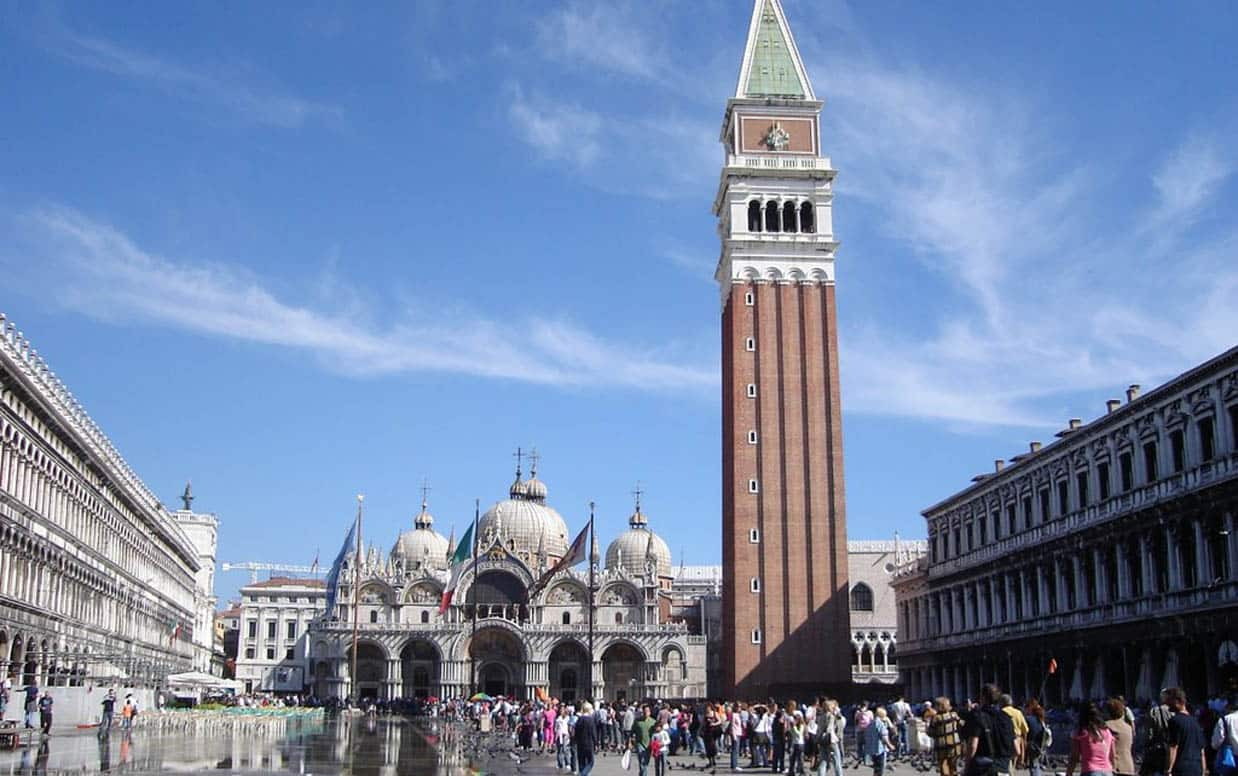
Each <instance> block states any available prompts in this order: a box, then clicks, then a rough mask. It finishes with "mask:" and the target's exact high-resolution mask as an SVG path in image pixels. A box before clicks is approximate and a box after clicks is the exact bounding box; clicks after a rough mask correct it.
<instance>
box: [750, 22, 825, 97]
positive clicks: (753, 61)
mask: <svg viewBox="0 0 1238 776" xmlns="http://www.w3.org/2000/svg"><path fill="white" fill-rule="evenodd" d="M753 15H754V19H753V24H752V26H751V28H750V31H749V34H748V46H747V50H746V51H745V52H744V60H745V62H746V63H747V65H748V70H747V73H746V74H744V78H743V80H742V82H741V83H740V88H739V93H738V94H737V95H736V96H737V97H791V98H798V99H804V98H808V99H812V92H811V87H806V84H805V82H804V81H803V80H802V79H801V77H800V73H801V72H803V66H802V64H801V63H800V61H799V53H798V52H797V51H796V49H795V42H794V41H793V40H792V39H791V31H790V30H789V29H787V26H786V17H785V16H784V15H783V13H782V8H781V7H780V6H779V5H778V0H757V2H756V6H755V7H754V8H753Z"/></svg>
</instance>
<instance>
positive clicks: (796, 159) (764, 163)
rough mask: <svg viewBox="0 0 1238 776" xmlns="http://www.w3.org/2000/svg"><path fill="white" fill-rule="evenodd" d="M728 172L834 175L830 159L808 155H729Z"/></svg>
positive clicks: (727, 160)
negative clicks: (786, 171)
mask: <svg viewBox="0 0 1238 776" xmlns="http://www.w3.org/2000/svg"><path fill="white" fill-rule="evenodd" d="M726 167H727V170H728V171H729V170H732V169H734V168H738V169H741V170H796V171H803V172H823V173H830V174H833V173H834V172H835V170H834V168H833V167H832V166H830V159H829V157H828V156H827V157H822V156H811V155H807V154H761V155H759V156H758V155H749V154H727V157H726Z"/></svg>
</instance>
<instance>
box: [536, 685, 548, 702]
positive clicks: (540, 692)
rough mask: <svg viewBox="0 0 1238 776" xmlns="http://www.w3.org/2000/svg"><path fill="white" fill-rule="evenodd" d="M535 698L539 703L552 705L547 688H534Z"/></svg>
mask: <svg viewBox="0 0 1238 776" xmlns="http://www.w3.org/2000/svg"><path fill="white" fill-rule="evenodd" d="M533 696H534V697H535V698H537V699H538V700H539V701H541V702H542V703H550V696H549V695H547V694H546V688H545V687H535V688H533Z"/></svg>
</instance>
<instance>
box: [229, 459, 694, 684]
mask: <svg viewBox="0 0 1238 776" xmlns="http://www.w3.org/2000/svg"><path fill="white" fill-rule="evenodd" d="M628 524H629V527H628V529H627V530H626V531H624V532H623V533H622V534H620V535H619V536H617V537H615V538H614V539H613V540H612V541H611V542H610V543H609V545H608V546H607V549H606V553H605V556H602V554H601V552H600V546H599V544H598V542H597V540H596V539H595V540H594V542H593V546H592V548H591V552H590V553H589V555H590V559H589V560H587V561H586V562H585V563H582V564H580V566H578V567H577V568H574V569H570V570H564V571H561V572H559V573H558V574H557V575H556V576H554V577H553V578H552V579H551V580H550V581H549V582H548V583H547V584H546V585H545V587H543V588H542V589H540V590H538V589H536V587H535V584H534V583H535V582H536V581H537V580H538V579H539V578H540V577H541V576H542V575H543V574H544V573H545V572H546V571H548V570H549V569H551V568H552V567H553V566H554V564H555V563H556V562H557V561H558V560H559V559H560V558H562V557H563V556H564V554H565V553H566V552H567V550H568V545H569V543H570V542H571V541H572V539H573V537H574V536H575V535H576V533H577V530H578V529H573V530H572V531H571V532H570V533H569V529H568V526H567V522H566V521H565V520H564V519H563V517H562V516H561V515H560V514H559V513H558V512H557V511H556V510H555V509H554V508H553V507H552V506H551V505H550V503H549V501H548V489H547V486H546V483H545V482H543V481H542V480H540V479H539V478H538V477H537V475H536V472H533V473H532V476H531V477H530V478H529V479H522V478H521V475H520V472H519V471H517V475H516V481H515V482H513V483H512V485H511V487H510V488H509V489H508V497H507V498H506V499H504V500H502V501H499V502H498V503H496V504H494V505H493V506H491V507H490V508H489V509H487V510H486V511H485V512H484V513H483V514H482V515H481V516H480V519H479V521H478V545H477V556H478V561H477V564H476V566H473V565H472V563H471V562H470V563H469V564H468V567H467V568H466V569H465V571H464V573H463V575H462V577H461V579H460V582H459V586H458V588H457V589H456V591H455V595H454V597H453V599H452V601H451V605H450V606H449V607H448V608H447V610H446V611H445V612H443V613H441V614H440V613H439V603H440V601H441V599H442V594H443V589H444V586H445V584H446V583H447V581H448V559H449V558H450V557H451V555H452V553H453V552H454V550H455V547H454V546H453V540H452V539H451V538H449V537H445V536H443V535H442V534H440V533H438V532H437V531H436V530H435V529H434V517H433V516H432V515H431V514H430V512H429V510H428V506H427V505H426V504H425V503H424V501H423V504H422V508H421V511H420V512H419V513H418V514H417V515H416V516H415V517H414V519H413V527H412V529H411V530H408V531H405V532H404V533H403V534H401V536H400V537H399V539H398V540H397V541H396V543H395V546H393V547H392V548H391V551H390V552H389V553H386V554H383V553H382V552H380V551H379V550H378V549H377V548H376V547H370V548H369V549H368V550H367V551H366V552H365V553H364V555H363V557H362V561H361V564H360V566H357V564H356V563H355V560H354V558H352V557H350V558H349V559H348V562H347V563H346V566H345V568H344V569H343V570H342V572H341V573H340V575H339V580H338V587H337V591H336V599H335V606H334V608H333V610H332V611H330V612H327V613H326V614H325V615H324V616H323V617H321V618H319V619H318V620H316V621H315V622H314V623H313V624H312V625H311V626H310V628H311V630H310V635H309V649H310V651H309V664H310V666H311V669H310V670H311V676H310V679H309V680H308V685H307V686H308V687H309V688H310V689H311V690H312V691H313V692H314V693H316V694H317V695H318V696H319V697H323V698H330V697H335V698H346V697H349V696H350V694H352V693H354V691H355V693H356V695H357V696H358V697H362V698H366V697H368V698H386V699H395V698H424V697H428V696H437V697H445V698H456V697H461V696H467V695H469V694H470V693H471V692H474V691H478V690H480V691H485V692H487V693H489V694H490V695H504V696H508V697H516V698H523V699H527V698H533V697H535V696H536V694H537V692H538V691H539V690H541V691H544V692H546V693H547V694H549V695H550V696H552V697H555V698H559V699H563V700H567V701H572V700H581V699H584V698H602V699H606V700H611V701H615V700H622V699H628V700H633V699H641V698H685V697H689V698H695V697H701V696H703V695H704V694H705V637H704V636H703V635H701V634H700V633H699V631H696V630H694V629H693V628H692V627H690V625H689V623H688V622H686V621H685V619H684V618H683V617H681V616H675V615H674V613H673V611H672V595H671V583H672V579H673V574H672V569H671V554H670V549H669V548H668V547H667V546H666V542H665V541H663V540H662V538H661V537H660V536H658V535H657V534H656V533H654V531H653V530H652V528H651V526H650V519H649V517H648V516H647V515H646V514H645V512H644V511H643V509H642V507H641V504H640V501H639V499H638V500H637V503H636V507H635V509H634V511H633V513H632V515H631V517H630V518H629V519H628ZM603 557H604V562H603ZM590 564H593V565H594V566H595V571H594V574H593V582H594V584H595V587H594V590H595V594H594V597H593V600H594V613H593V614H594V628H593V643H592V644H590V640H589V635H588V634H589V626H588V622H589V600H590V596H589V584H590V572H589V566H590ZM356 584H360V585H361V588H360V603H359V606H358V607H357V608H358V609H359V613H358V617H359V622H358V623H357V626H358V630H359V633H360V640H359V642H358V648H357V671H356V681H355V685H354V682H353V680H352V679H351V670H352V668H351V656H352V651H351V645H352V635H353V626H354V623H353V621H352V616H353V609H354V605H353V591H354V587H353V586H354V585H356ZM531 591H532V592H531ZM241 641H242V644H244V637H243V635H242V640H241ZM238 664H239V661H238ZM238 678H239V674H238Z"/></svg>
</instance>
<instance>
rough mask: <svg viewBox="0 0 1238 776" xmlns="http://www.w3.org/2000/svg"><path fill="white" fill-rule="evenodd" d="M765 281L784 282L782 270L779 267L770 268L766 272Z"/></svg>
mask: <svg viewBox="0 0 1238 776" xmlns="http://www.w3.org/2000/svg"><path fill="white" fill-rule="evenodd" d="M765 279H766V280H771V281H774V282H777V281H779V280H782V270H780V269H778V268H777V267H770V268H769V269H767V270H765Z"/></svg>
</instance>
